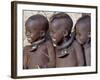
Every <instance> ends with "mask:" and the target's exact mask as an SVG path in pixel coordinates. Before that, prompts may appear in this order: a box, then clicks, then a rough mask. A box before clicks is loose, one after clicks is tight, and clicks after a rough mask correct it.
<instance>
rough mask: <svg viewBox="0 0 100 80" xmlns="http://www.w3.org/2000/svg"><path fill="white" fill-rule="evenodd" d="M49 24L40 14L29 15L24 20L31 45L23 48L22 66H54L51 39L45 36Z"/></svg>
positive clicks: (33, 67) (32, 67) (29, 67)
mask: <svg viewBox="0 0 100 80" xmlns="http://www.w3.org/2000/svg"><path fill="white" fill-rule="evenodd" d="M48 28H49V24H48V20H47V18H46V17H44V16H43V15H41V14H36V15H32V16H30V17H29V18H28V19H27V20H26V22H25V31H26V32H25V34H26V37H27V40H28V42H29V43H30V44H31V45H26V46H25V47H24V49H23V68H24V69H35V68H36V69H37V68H52V67H55V53H54V49H53V45H52V43H51V41H50V40H49V39H48V38H47V32H48Z"/></svg>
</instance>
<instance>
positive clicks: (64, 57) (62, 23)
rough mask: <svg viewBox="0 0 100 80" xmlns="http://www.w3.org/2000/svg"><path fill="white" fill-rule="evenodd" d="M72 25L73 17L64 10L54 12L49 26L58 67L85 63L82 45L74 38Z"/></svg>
mask: <svg viewBox="0 0 100 80" xmlns="http://www.w3.org/2000/svg"><path fill="white" fill-rule="evenodd" d="M72 27H73V21H72V19H71V17H70V16H69V15H68V14H66V13H64V12H60V13H57V14H54V15H52V16H51V18H50V26H49V28H50V36H51V39H52V43H53V46H54V48H55V52H56V67H75V66H83V65H84V58H83V52H82V49H81V46H80V44H79V43H77V41H76V40H74V37H73V35H71V30H72ZM73 31H74V30H73ZM71 37H72V38H71Z"/></svg>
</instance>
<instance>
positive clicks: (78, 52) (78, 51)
mask: <svg viewBox="0 0 100 80" xmlns="http://www.w3.org/2000/svg"><path fill="white" fill-rule="evenodd" d="M73 45H74V49H75V53H76V57H77V62H78V63H77V64H78V66H84V56H83V51H82V48H81V45H80V44H79V43H78V42H77V41H74V43H73Z"/></svg>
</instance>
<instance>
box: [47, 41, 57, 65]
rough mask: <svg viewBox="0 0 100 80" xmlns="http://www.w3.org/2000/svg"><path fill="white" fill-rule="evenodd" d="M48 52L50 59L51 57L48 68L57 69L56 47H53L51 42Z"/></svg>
mask: <svg viewBox="0 0 100 80" xmlns="http://www.w3.org/2000/svg"><path fill="white" fill-rule="evenodd" d="M47 50H48V57H49V63H48V65H47V66H48V67H55V65H56V56H55V51H54V47H53V45H52V43H51V41H48V44H47Z"/></svg>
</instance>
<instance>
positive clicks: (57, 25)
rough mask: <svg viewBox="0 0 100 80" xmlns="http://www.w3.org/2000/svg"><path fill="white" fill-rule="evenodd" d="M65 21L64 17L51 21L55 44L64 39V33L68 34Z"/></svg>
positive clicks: (51, 33) (51, 31) (52, 36)
mask: <svg viewBox="0 0 100 80" xmlns="http://www.w3.org/2000/svg"><path fill="white" fill-rule="evenodd" d="M65 26H66V25H65V23H64V21H63V20H62V19H58V20H54V21H53V22H52V23H50V36H51V38H52V41H53V43H54V44H58V43H59V42H60V41H62V40H63V39H64V34H65V33H66V35H68V31H67V30H65Z"/></svg>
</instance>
